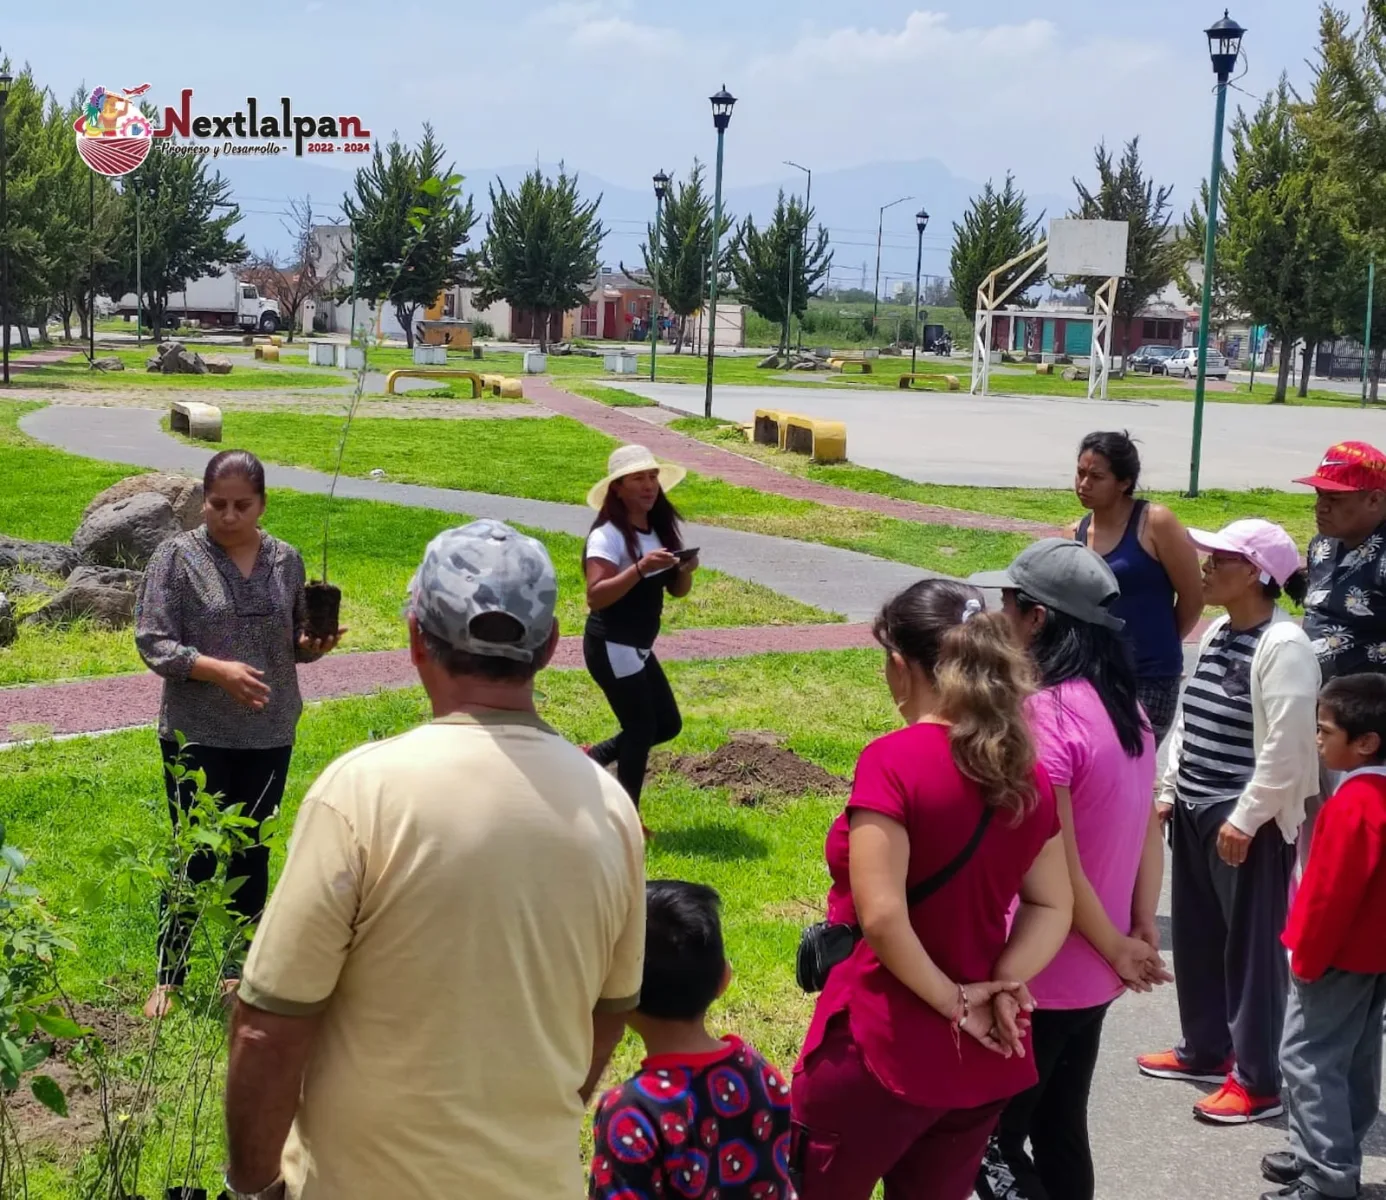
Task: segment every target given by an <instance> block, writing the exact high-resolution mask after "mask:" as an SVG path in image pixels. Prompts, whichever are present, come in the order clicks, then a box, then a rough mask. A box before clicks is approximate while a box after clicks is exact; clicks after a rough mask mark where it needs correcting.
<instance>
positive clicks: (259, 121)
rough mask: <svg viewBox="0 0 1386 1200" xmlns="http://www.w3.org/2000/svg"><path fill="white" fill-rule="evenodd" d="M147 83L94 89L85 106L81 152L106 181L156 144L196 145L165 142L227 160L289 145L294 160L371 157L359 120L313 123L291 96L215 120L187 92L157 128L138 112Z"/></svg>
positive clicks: (79, 128) (250, 101)
mask: <svg viewBox="0 0 1386 1200" xmlns="http://www.w3.org/2000/svg"><path fill="white" fill-rule="evenodd" d="M148 90H149V84H147V83H146V84H141V85H140V86H139V87H137V88H124V89H122V90H121V91H120V92H114V91H110V90H108V89H107V88H103V87H98V88H96V89H95V90H94V91H93V92H92V94H91V96H90V97H89V98H88V100H87V106H86V108H85V109H84V110H83V112H82V114H81V115H80V116H79V117H78V118H77V120H76V121H75V122H74V123H73V128H74V129H75V130H76V132H77V148H78V149H79V150H80V151H81V154H82V158H83V159H84V160H85V161H86V162H87V164H88V165H89V166H90V167H91V168H92V170H94V171H99V172H100V173H101V174H103V175H111V176H118V175H125V174H127V173H128V172H130V171H133V170H134V169H135V168H136V167H138V166H139V165H140V163H142V162H143V161H144V160H145V158H146V157H147V156H148V154H149V150H150V146H151V144H152V142H153V140H154V139H163V138H171V137H173V136H174V135H175V134H177V135H178V137H179V138H188V139H192V140H189V141H180V142H177V143H172V142H168V143H165V150H166V151H167V152H169V153H176V154H197V155H203V156H205V157H208V158H219V157H220V156H221V155H223V154H225V155H227V156H231V155H243V154H271V155H272V154H282V153H283V152H284V151H285V149H287V147H286V146H285V145H284V143H287V142H292V143H293V148H294V154H295V155H296V156H298V157H302V156H303V155H304V154H305V153H308V154H335V153H343V154H352V153H355V154H369V153H370V151H371V142H370V136H371V131H370V130H369V129H365V128H363V127H362V123H361V118H360V117H357V116H309V115H307V114H304V113H295V112H294V111H293V103H292V101H290V99H289V97H288V96H281V97H280V98H279V104H278V105H277V106H274V105H270V106H267V107H266V108H265V109H264V110H262V109H261V106H260V102H259V101H258V100H257V99H256V98H255V97H254V96H250V97H247V99H246V102H245V103H246V106H245V108H244V109H237V110H236V111H235V112H233V113H226V114H220V115H210V114H202V113H197V114H194V112H193V107H192V103H193V90H192V88H184V89H183V91H182V95H181V99H180V103H179V107H177V108H174V107H173V106H172V105H168V106H167V107H165V109H164V119H163V122H162V124H160V125H158V126H157V127H155V126H153V125H152V124H151V122H150V119H149V118H148V117H146V116H145V115H144V114H143V113H142V112H141V111H140V108H139V104H138V100H139V98H140V97H141V96H143V95H144V94H145V93H146V92H147V91H148Z"/></svg>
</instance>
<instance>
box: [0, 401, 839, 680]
mask: <svg viewBox="0 0 1386 1200" xmlns="http://www.w3.org/2000/svg"><path fill="white" fill-rule="evenodd" d="M32 407H34V406H33V405H18V404H13V403H10V402H3V401H0V533H5V534H8V535H10V536H12V537H20V538H26V539H32V540H41V541H65V540H66V539H68V538H70V537H71V536H72V533H73V531H74V530H75V529H76V527H77V524H78V522H79V521H80V519H81V515H82V510H83V509H84V508H85V507H86V505H87V503H88V502H89V501H90V500H91V498H92V497H93V496H94V495H96V493H97V492H99V491H101V490H102V489H103V488H106V487H108V486H110V485H111V484H112V483H114V482H115V481H116V480H118V479H121V478H123V477H124V476H126V475H130V474H135V473H137V470H138V469H137V468H122V467H120V466H114V465H109V464H105V463H95V462H92V461H90V460H88V459H83V458H78V457H76V456H74V455H70V454H65V453H63V452H62V451H59V450H54V449H51V448H49V447H46V446H42V445H39V444H38V443H36V442H33V441H32V440H31V439H29V438H27V437H25V436H24V435H23V434H22V433H20V432H19V429H18V426H17V422H18V419H19V416H20V415H21V413H22V412H23V411H27V410H28V409H29V408H32ZM327 420H329V421H330V420H331V419H330V418H328V419H327ZM380 424H395V425H404V424H406V422H398V421H395V422H391V421H382V422H380ZM443 424H448V425H455V424H457V423H456V422H443ZM603 461H604V460H603ZM35 495H42V496H43V503H42V504H36V503H34V497H35ZM325 504H326V501H325V499H324V498H323V497H321V496H309V495H305V494H303V493H299V492H291V491H272V492H271V494H270V497H269V507H268V510H267V512H266V515H265V528H266V529H268V530H269V531H270V532H271V533H273V534H275V535H276V536H277V537H281V538H284V539H285V540H286V541H288V542H291V543H292V544H293V545H295V546H298V547H299V548H300V550H301V551H302V553H303V556H304V559H305V563H306V566H307V568H308V571H309V574H310V575H316V574H317V573H318V572H319V569H320V566H321V545H322V521H323V513H324V508H325ZM332 513H333V515H332V558H331V561H330V564H329V565H330V573H331V577H332V580H333V582H334V583H337V584H339V585H340V586H341V588H342V592H343V600H342V604H343V609H342V621H343V624H345V625H346V626H348V627H349V629H350V631H351V632H350V633H349V634H348V635H347V642H346V646H347V647H348V648H349V649H353V650H377V649H391V648H396V647H400V646H403V645H405V631H404V625H403V623H402V621H401V619H400V615H399V614H400V607H401V605H402V603H403V600H404V595H405V591H406V589H407V587H408V583H409V579H410V576H411V575H412V574H413V572H414V570H415V568H416V567H417V566H418V564H419V560H420V558H421V557H422V556H423V549H424V547H425V546H426V545H427V544H428V542H429V540H430V539H431V538H432V537H433V536H434V535H435V534H436V533H437V532H438V531H439V530H441V529H445V528H447V527H449V526H452V525H457V524H460V523H462V522H464V521H465V520H467V518H466V517H462V516H458V515H457V514H455V513H444V512H433V511H430V510H426V509H415V508H404V507H401V506H398V505H393V504H376V503H371V502H369V501H362V500H338V501H336V503H335V504H334V507H333V510H332ZM529 532H532V533H533V534H534V535H535V536H536V537H538V538H539V539H540V540H541V541H543V542H544V544H545V545H546V546H547V547H548V549H549V553H550V555H551V556H552V558H553V562H554V567H555V568H556V570H557V572H558V580H559V621H560V623H561V624H562V626H563V628H564V629H565V630H566V631H567V632H570V633H576V632H579V631H580V630H581V628H582V623H583V621H584V619H585V616H586V609H585V604H584V601H583V584H582V578H581V558H582V544H581V540H580V539H578V538H576V537H572V536H569V535H567V534H562V533H548V532H542V531H539V530H530V531H529ZM3 589H4V579H3V577H0V590H3ZM19 603H20V608H19V611H20V613H21V615H27V614H28V613H29V612H30V611H32V610H33V609H35V608H37V607H39V605H40V604H41V603H42V601H41V600H39V599H25V600H23V601H20V602H19ZM832 619H833V618H832V617H830V616H829V615H828V614H826V613H823V612H821V611H820V610H818V609H815V608H811V607H810V606H808V605H805V604H800V603H799V602H797V601H795V600H790V599H788V598H787V597H784V596H780V595H777V594H776V593H774V592H772V591H770V590H769V589H768V588H764V587H760V586H759V585H756V584H750V583H746V582H744V581H742V580H739V579H733V578H731V577H730V576H726V575H722V574H720V573H719V572H717V571H715V570H711V569H704V570H702V571H700V572H699V574H698V584H697V586H696V587H695V588H694V589H693V592H692V594H691V595H690V596H689V597H688V598H687V599H686V600H682V601H678V602H671V603H670V604H669V605H668V606H667V608H666V610H665V624H666V627H667V628H670V629H681V628H701V627H707V626H734V625H766V624H800V623H813V622H821V621H828V620H832ZM142 669H143V667H142V664H141V663H140V661H139V658H138V656H137V655H136V654H135V648H134V644H133V640H132V638H131V635H130V632H129V630H116V631H102V630H96V629H92V628H89V627H87V626H86V625H85V623H78V624H75V625H73V626H72V627H70V628H66V629H62V630H42V631H40V630H39V629H36V628H34V627H30V626H22V627H21V630H20V636H19V639H18V640H17V641H16V642H15V643H14V644H13V645H12V646H10V647H8V648H5V649H0V686H8V685H13V684H23V683H34V682H40V681H46V680H52V679H64V678H72V677H76V676H82V675H105V674H111V673H113V672H118V671H136V670H142Z"/></svg>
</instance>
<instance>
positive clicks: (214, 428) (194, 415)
mask: <svg viewBox="0 0 1386 1200" xmlns="http://www.w3.org/2000/svg"><path fill="white" fill-rule="evenodd" d="M168 426H169V428H170V429H172V430H173V432H174V433H181V434H183V435H184V436H185V437H190V438H196V439H197V440H198V441H199V442H219V441H221V409H219V408H218V407H217V406H216V405H215V404H197V403H194V402H192V401H188V400H175V401H174V402H173V407H172V408H171V409H169V414H168Z"/></svg>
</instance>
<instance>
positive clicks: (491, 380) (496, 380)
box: [481, 375, 505, 391]
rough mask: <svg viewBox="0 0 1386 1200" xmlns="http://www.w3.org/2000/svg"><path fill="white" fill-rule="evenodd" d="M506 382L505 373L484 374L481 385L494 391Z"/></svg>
mask: <svg viewBox="0 0 1386 1200" xmlns="http://www.w3.org/2000/svg"><path fill="white" fill-rule="evenodd" d="M504 382H505V376H504V375H483V376H482V377H481V386H482V387H484V388H490V389H491V390H492V391H496V390H497V389H498V388H499V387H500V385H501V384H503V383H504Z"/></svg>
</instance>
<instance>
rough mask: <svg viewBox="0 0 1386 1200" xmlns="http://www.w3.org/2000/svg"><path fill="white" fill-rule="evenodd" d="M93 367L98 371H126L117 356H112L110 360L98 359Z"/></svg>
mask: <svg viewBox="0 0 1386 1200" xmlns="http://www.w3.org/2000/svg"><path fill="white" fill-rule="evenodd" d="M91 365H92V366H93V367H95V368H96V369H97V370H98V371H123V370H125V364H124V363H123V362H122V361H121V360H120V359H118V358H116V357H115V355H111V356H110V357H108V358H98V359H96V360H95V361H94V362H93V363H92V364H91Z"/></svg>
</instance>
